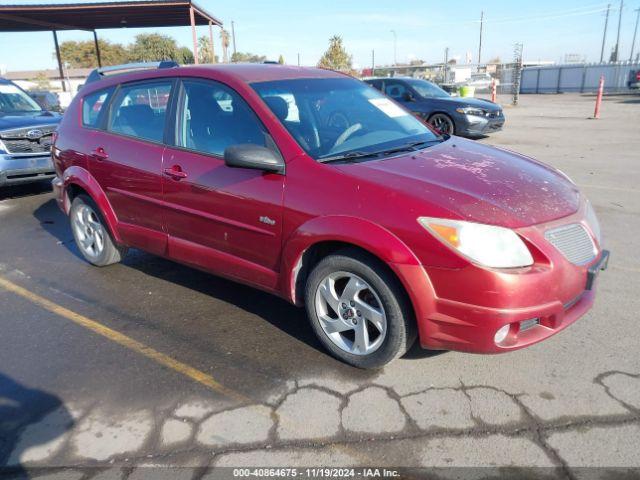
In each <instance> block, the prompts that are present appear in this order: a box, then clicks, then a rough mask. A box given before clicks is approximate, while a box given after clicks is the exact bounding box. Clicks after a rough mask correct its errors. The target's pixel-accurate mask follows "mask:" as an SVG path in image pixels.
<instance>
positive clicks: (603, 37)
mask: <svg viewBox="0 0 640 480" xmlns="http://www.w3.org/2000/svg"><path fill="white" fill-rule="evenodd" d="M610 9H611V4H608V5H607V14H606V15H605V17H604V32H603V33H602V49H600V63H602V61H603V60H604V43H605V40H606V39H607V25H609V10H610Z"/></svg>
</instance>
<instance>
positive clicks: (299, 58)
mask: <svg viewBox="0 0 640 480" xmlns="http://www.w3.org/2000/svg"><path fill="white" fill-rule="evenodd" d="M298 66H300V54H299V53H298Z"/></svg>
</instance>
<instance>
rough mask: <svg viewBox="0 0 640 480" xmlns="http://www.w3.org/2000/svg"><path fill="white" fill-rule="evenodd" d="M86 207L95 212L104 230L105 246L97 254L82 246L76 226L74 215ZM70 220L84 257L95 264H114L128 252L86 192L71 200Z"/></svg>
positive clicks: (101, 265) (98, 265)
mask: <svg viewBox="0 0 640 480" xmlns="http://www.w3.org/2000/svg"><path fill="white" fill-rule="evenodd" d="M85 207H89V208H90V209H91V210H92V211H93V212H94V214H95V219H94V221H96V220H97V223H99V224H100V226H101V227H102V230H103V235H102V238H103V247H102V249H101V251H100V252H99V253H98V254H96V255H93V256H92V255H89V254H88V253H87V252H86V251H85V249H84V248H83V247H82V246H81V239H80V238H79V233H78V231H77V230H76V227H75V226H74V223H73V222H74V220H73V219H74V217H75V216H76V215H78V211H79V210H80V209H83V208H85ZM69 222H70V224H71V231H72V233H73V238H74V240H75V242H76V245H77V246H78V250H79V251H80V253H81V254H82V256H83V257H84V259H85V260H86V261H87V262H89V263H91V264H92V265H95V266H97V267H105V266H107V265H112V264H114V263H118V262H120V261H121V260H122V259H123V258H124V256H125V255H126V254H127V250H128V249H127V248H126V247H123V246H120V245H118V244H116V242H115V241H114V240H113V237H112V236H111V232H110V231H109V227H108V226H107V223H106V222H105V220H104V217H103V215H102V212H101V211H100V208H98V206H97V205H96V203H95V202H94V201H93V199H92V198H91V197H89V196H88V195H85V194H79V195H77V196H76V197H75V198H74V199H73V202H71V208H70V209H69Z"/></svg>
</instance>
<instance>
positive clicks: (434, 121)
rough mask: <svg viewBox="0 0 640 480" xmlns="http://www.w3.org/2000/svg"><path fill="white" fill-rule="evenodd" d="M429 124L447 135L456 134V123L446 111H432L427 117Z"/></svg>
mask: <svg viewBox="0 0 640 480" xmlns="http://www.w3.org/2000/svg"><path fill="white" fill-rule="evenodd" d="M428 122H429V125H431V126H432V127H433V128H435V129H436V130H438V131H439V132H440V133H445V134H447V135H455V134H456V124H455V123H454V122H453V119H452V118H451V117H450V116H449V115H447V114H446V113H434V114H433V115H431V116H430V117H429V120H428Z"/></svg>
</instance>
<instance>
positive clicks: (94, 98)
mask: <svg viewBox="0 0 640 480" xmlns="http://www.w3.org/2000/svg"><path fill="white" fill-rule="evenodd" d="M112 91H113V89H111V88H110V89H108V90H98V91H97V92H93V93H90V94H89V95H87V96H86V97H84V98H83V99H82V124H83V125H84V126H85V127H97V126H98V123H99V121H100V112H101V111H102V107H104V106H105V105H106V104H107V102H108V100H109V97H110V96H111V92H112Z"/></svg>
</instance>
